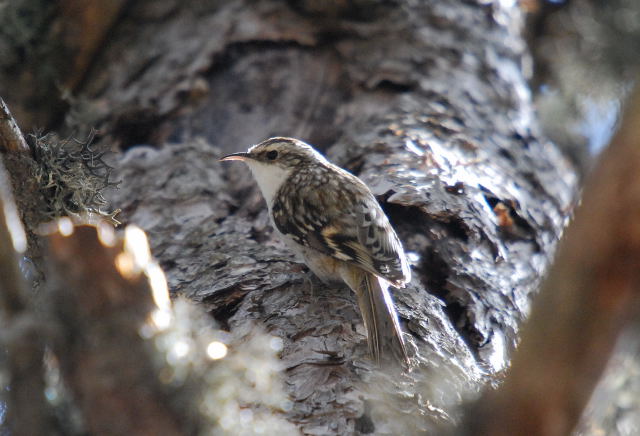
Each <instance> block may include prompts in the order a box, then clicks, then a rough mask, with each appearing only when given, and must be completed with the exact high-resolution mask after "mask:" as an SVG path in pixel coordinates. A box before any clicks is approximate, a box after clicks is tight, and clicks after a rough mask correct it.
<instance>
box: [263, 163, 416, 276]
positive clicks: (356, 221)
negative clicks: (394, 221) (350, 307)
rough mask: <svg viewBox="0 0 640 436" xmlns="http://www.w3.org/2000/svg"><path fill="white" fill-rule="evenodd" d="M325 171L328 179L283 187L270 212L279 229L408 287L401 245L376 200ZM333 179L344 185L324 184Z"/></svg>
mask: <svg viewBox="0 0 640 436" xmlns="http://www.w3.org/2000/svg"><path fill="white" fill-rule="evenodd" d="M326 171H327V172H328V174H327V175H326V177H325V178H324V179H323V178H322V177H318V176H317V174H314V175H313V177H312V178H310V176H309V174H306V175H305V174H294V175H292V176H291V178H290V180H289V181H288V183H285V184H283V186H282V187H281V188H280V190H279V191H278V193H277V195H276V197H275V199H274V202H273V206H272V215H273V220H274V224H275V226H276V227H277V228H278V230H279V231H280V232H281V233H283V234H286V235H289V236H291V237H292V238H293V239H294V240H295V241H296V242H297V243H299V244H302V245H304V246H307V247H311V248H314V249H316V250H318V251H320V252H322V253H324V254H326V255H329V256H332V257H334V258H336V259H340V260H343V261H346V262H350V263H353V264H355V265H358V266H359V267H361V268H362V269H364V270H366V271H368V272H370V273H372V274H375V275H377V276H380V277H383V278H384V279H386V280H388V281H389V282H390V283H392V284H393V285H395V286H402V285H404V284H405V283H406V282H408V281H409V280H410V270H409V267H408V265H407V261H406V258H405V254H404V250H403V248H402V244H401V243H400V240H399V239H398V236H397V235H396V233H395V231H394V230H393V228H392V227H391V224H390V223H389V220H388V218H387V216H386V215H385V214H384V211H383V210H382V208H381V207H380V205H379V204H378V202H377V200H376V199H375V197H374V196H373V194H371V192H370V191H369V189H368V188H367V187H366V185H364V183H362V182H361V181H360V180H359V179H358V178H356V177H355V176H353V175H351V174H349V173H347V172H346V171H343V170H340V169H338V168H337V167H334V168H329V167H327V168H326ZM335 178H342V180H338V182H339V183H330V184H327V183H326V182H325V183H322V182H323V181H326V180H327V179H328V180H332V179H334V180H335ZM309 180H318V183H315V184H314V183H311V184H309V183H308V181H309ZM302 181H304V182H305V183H301V182H302ZM331 188H336V189H331Z"/></svg>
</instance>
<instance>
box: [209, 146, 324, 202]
mask: <svg viewBox="0 0 640 436" xmlns="http://www.w3.org/2000/svg"><path fill="white" fill-rule="evenodd" d="M220 160H222V161H229V160H239V161H242V162H244V163H246V164H247V165H248V166H249V168H250V169H251V172H252V173H253V176H254V177H255V179H256V182H257V183H258V186H259V187H260V190H261V191H262V194H263V196H264V198H265V200H266V201H267V204H268V205H269V207H271V202H272V200H273V197H274V196H275V194H276V192H277V191H278V189H279V188H280V186H281V185H282V183H284V181H285V180H286V179H287V178H288V177H289V175H290V174H291V173H292V172H293V171H295V170H296V169H298V168H301V167H306V166H308V165H317V164H320V163H325V162H326V159H325V158H324V157H323V156H322V155H321V154H320V153H318V152H317V151H316V150H314V149H313V147H311V146H310V145H308V144H306V143H304V142H302V141H299V140H297V139H293V138H281V137H277V138H270V139H267V140H265V141H262V142H261V143H259V144H257V145H254V146H253V147H251V148H250V149H249V150H247V151H246V152H241V153H233V154H230V155H227V156H225V157H223V158H221V159H220Z"/></svg>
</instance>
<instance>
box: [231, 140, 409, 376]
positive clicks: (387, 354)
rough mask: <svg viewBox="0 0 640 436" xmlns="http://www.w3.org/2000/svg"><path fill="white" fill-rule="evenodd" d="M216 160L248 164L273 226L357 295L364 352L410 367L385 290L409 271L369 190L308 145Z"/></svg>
mask: <svg viewBox="0 0 640 436" xmlns="http://www.w3.org/2000/svg"><path fill="white" fill-rule="evenodd" d="M221 160H240V161H243V162H245V163H246V164H247V165H248V166H249V168H250V169H251V172H252V173H253V176H254V178H255V179H256V181H257V183H258V186H259V187H260V190H261V191H262V195H263V196H264V198H265V200H266V202H267V206H268V207H269V215H270V216H271V219H272V222H273V225H274V227H275V228H276V230H277V232H278V233H279V234H280V236H281V237H282V239H283V240H284V241H285V243H286V244H287V245H288V246H289V248H290V249H292V250H293V251H294V252H295V253H296V254H298V255H299V256H301V257H302V258H303V259H304V261H305V263H306V264H307V266H308V267H309V268H310V269H311V270H312V271H313V272H314V273H315V274H316V275H317V276H318V277H319V278H320V279H321V280H322V281H324V282H325V283H329V284H335V283H340V284H342V283H346V284H347V285H348V286H349V288H351V289H352V290H353V291H354V292H355V293H356V295H357V298H358V305H359V307H360V311H361V313H362V317H363V319H364V323H365V327H366V330H367V335H368V343H369V351H370V353H371V356H372V357H373V359H374V360H375V361H376V362H377V363H378V364H380V363H381V362H383V361H384V362H386V361H400V362H402V363H404V364H408V363H409V359H408V357H407V351H406V347H405V343H404V339H403V337H402V330H401V328H400V324H399V322H398V315H397V313H396V310H395V307H394V303H393V301H392V299H391V295H390V293H389V290H388V288H389V285H393V286H394V287H403V286H404V285H405V284H406V283H407V282H409V280H410V279H411V271H410V269H409V265H408V263H407V260H406V258H405V254H404V250H403V248H402V244H401V243H400V240H399V239H398V236H397V235H396V233H395V231H394V230H393V228H392V227H391V224H389V220H388V219H387V216H386V215H385V213H384V212H383V210H382V208H381V207H380V205H379V204H378V202H377V200H376V199H375V197H374V196H373V194H372V193H371V191H370V190H369V188H367V186H366V185H365V184H364V183H363V182H362V181H361V180H360V179H358V178H357V177H356V176H354V175H352V174H350V173H348V172H347V171H345V170H343V169H341V168H339V167H337V166H335V165H333V164H332V163H330V162H329V161H327V160H326V159H325V158H324V157H323V156H322V155H321V154H320V153H318V152H317V151H316V150H314V149H313V148H312V147H311V146H309V145H308V144H306V143H304V142H302V141H299V140H297V139H292V138H271V139H267V140H265V141H263V142H261V143H260V144H258V145H255V146H253V147H251V148H250V149H249V150H248V151H247V152H243V153H234V154H230V155H228V156H225V157H223V158H222V159H221Z"/></svg>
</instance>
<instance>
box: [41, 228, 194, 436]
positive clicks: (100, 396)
mask: <svg viewBox="0 0 640 436" xmlns="http://www.w3.org/2000/svg"><path fill="white" fill-rule="evenodd" d="M58 227H59V228H58V231H56V232H55V233H53V234H51V235H50V236H49V250H48V252H49V255H50V259H51V265H52V268H51V270H50V276H49V286H50V289H51V290H52V298H53V299H54V301H53V304H52V305H51V306H52V308H55V309H52V310H55V311H56V312H55V313H54V316H56V317H57V319H58V321H59V325H60V328H61V329H62V330H61V331H60V332H58V333H59V334H58V335H57V337H56V340H55V341H54V352H55V353H56V356H57V357H58V360H59V362H60V367H61V370H62V374H63V376H64V378H65V380H66V382H67V383H68V385H69V387H70V388H71V390H72V391H73V392H74V394H75V397H76V398H77V401H78V406H79V407H80V409H81V410H82V413H83V416H84V418H85V420H86V425H87V429H88V430H89V431H90V432H91V434H100V435H107V434H112V435H122V434H128V435H159V434H162V435H179V434H182V432H181V431H180V430H179V427H180V425H179V418H178V417H177V416H176V414H175V412H174V411H173V410H171V408H170V407H169V405H168V402H167V401H166V398H164V396H163V392H162V389H161V386H160V385H159V380H158V378H157V375H156V371H155V370H154V368H153V365H152V360H151V356H150V353H148V352H147V351H146V350H147V349H146V347H145V345H144V339H143V338H142V337H141V336H140V334H139V331H140V328H141V327H142V325H143V324H144V323H145V322H146V321H147V318H148V317H149V316H150V315H151V314H152V310H153V308H154V302H153V299H152V293H153V284H152V277H149V274H147V270H146V268H147V264H148V263H149V261H150V253H149V247H148V245H146V244H147V243H146V238H145V237H144V234H143V233H142V231H141V230H138V229H135V228H128V229H127V231H126V232H125V234H126V235H127V236H126V237H125V238H124V240H120V239H119V238H116V236H115V234H114V231H113V229H112V227H111V226H110V225H108V224H103V225H102V226H99V227H93V226H79V227H75V228H74V227H73V225H72V223H71V220H69V219H62V220H60V221H59V226H58ZM88 254H89V255H88ZM159 280H164V276H161V277H160V278H159ZM156 286H160V287H162V286H163V283H157V282H156ZM164 286H165V289H164V294H165V295H166V298H165V302H166V304H167V305H168V304H169V300H168V294H167V291H166V283H164ZM155 292H162V289H160V290H155ZM167 308H168V307H167ZM115 417H117V419H116V418H115Z"/></svg>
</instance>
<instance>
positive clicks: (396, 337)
mask: <svg viewBox="0 0 640 436" xmlns="http://www.w3.org/2000/svg"><path fill="white" fill-rule="evenodd" d="M358 279H359V280H355V283H354V281H347V283H348V284H349V286H350V287H351V288H352V289H353V290H354V291H355V293H356V295H357V297H358V306H360V312H361V313H362V318H363V319H364V324H365V327H366V329H367V336H368V343H369V352H370V354H371V357H373V360H374V361H375V362H376V363H377V364H378V365H380V363H381V362H384V361H389V360H391V361H397V362H400V363H401V364H403V365H409V358H408V356H407V349H406V347H405V344H404V339H403V337H402V329H401V328H400V323H399V322H398V314H397V312H396V309H395V306H394V304H393V300H392V299H391V294H390V293H389V283H388V282H387V281H386V280H384V279H383V278H380V277H377V276H376V275H374V274H371V273H368V272H363V274H362V275H360V277H358ZM352 285H353V286H352Z"/></svg>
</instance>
